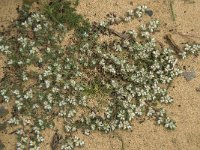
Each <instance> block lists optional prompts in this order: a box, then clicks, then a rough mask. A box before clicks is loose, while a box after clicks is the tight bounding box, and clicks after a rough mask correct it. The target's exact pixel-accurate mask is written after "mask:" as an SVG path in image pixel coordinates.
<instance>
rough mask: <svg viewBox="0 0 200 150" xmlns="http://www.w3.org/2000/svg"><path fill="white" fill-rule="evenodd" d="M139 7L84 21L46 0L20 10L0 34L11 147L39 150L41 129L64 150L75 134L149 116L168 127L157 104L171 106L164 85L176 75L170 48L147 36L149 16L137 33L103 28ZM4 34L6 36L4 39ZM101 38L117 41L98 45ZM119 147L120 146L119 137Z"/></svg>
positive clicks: (127, 126)
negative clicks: (69, 40) (51, 132)
mask: <svg viewBox="0 0 200 150" xmlns="http://www.w3.org/2000/svg"><path fill="white" fill-rule="evenodd" d="M147 9H148V8H147V6H145V5H142V6H138V7H137V8H136V9H133V10H130V11H128V12H127V13H126V14H125V15H124V16H121V17H118V16H116V15H113V14H112V13H111V14H109V15H108V16H107V20H104V21H100V22H99V23H95V24H90V23H89V22H88V21H86V20H85V19H84V18H83V17H82V16H81V15H79V14H77V13H76V11H75V8H73V7H72V6H71V4H70V3H69V2H67V1H58V0H56V1H53V2H51V3H50V4H49V5H47V6H46V7H45V10H44V11H40V12H32V13H30V12H29V6H28V5H24V7H23V8H22V10H19V14H20V16H19V18H18V19H17V20H16V22H15V24H14V26H15V28H12V31H10V32H6V34H5V32H4V33H2V36H1V37H0V52H1V54H2V55H4V56H5V57H6V66H5V67H4V77H3V79H2V80H1V82H0V85H1V86H0V96H1V98H2V100H3V101H4V103H9V104H10V105H11V106H12V108H13V113H12V117H11V118H10V119H9V120H8V121H7V122H8V123H9V125H10V126H17V127H18V130H17V131H16V132H15V134H16V135H17V144H16V147H17V148H16V149H18V150H23V149H30V150H37V149H39V146H40V144H41V143H42V142H43V141H44V140H45V139H44V137H43V135H42V133H43V132H44V131H45V129H47V128H50V129H55V130H56V129H57V125H56V121H55V120H56V119H57V118H59V119H61V120H62V123H63V129H58V132H59V130H60V133H62V136H58V134H57V133H56V134H55V135H56V136H55V139H56V141H53V144H51V146H52V147H56V148H57V149H62V150H71V149H74V148H75V147H79V146H83V145H84V141H82V140H81V139H79V137H77V136H76V132H77V131H80V130H81V131H83V133H84V134H86V135H89V134H90V132H91V131H94V130H98V131H101V132H105V133H109V132H113V131H114V130H116V129H123V130H131V128H132V125H131V121H132V120H133V119H135V118H140V117H144V116H145V117H148V118H151V119H152V120H155V121H156V123H157V124H158V125H163V126H164V127H165V128H167V129H172V130H173V129H175V128H176V123H175V121H174V120H172V119H170V118H169V117H168V116H167V113H166V111H165V110H164V109H163V108H162V105H168V104H170V103H172V102H173V98H172V97H171V96H170V95H168V91H167V88H168V85H169V84H170V83H171V82H172V80H173V79H174V78H176V77H177V76H179V75H180V74H181V72H182V71H181V70H180V68H179V66H178V65H177V61H178V57H177V54H176V53H175V52H174V50H172V49H169V48H163V47H161V46H159V44H158V43H157V42H156V39H155V38H154V37H153V35H152V33H155V32H156V31H157V29H158V28H159V25H160V22H159V21H158V20H156V19H153V20H151V21H150V22H149V23H147V24H144V25H141V26H140V30H139V31H135V30H128V31H124V32H123V33H119V32H117V31H114V30H111V28H110V26H111V25H115V24H120V23H125V22H130V21H132V20H133V19H137V18H140V17H142V16H143V15H145V11H146V10H147ZM68 29H75V31H74V32H75V34H74V37H75V40H74V41H73V42H74V43H73V44H70V45H67V46H65V47H64V46H63V47H62V46H61V44H60V43H61V41H62V40H63V38H64V35H65V33H67V31H68ZM8 33H9V34H8ZM101 35H109V36H110V35H112V36H113V35H115V36H117V38H116V39H115V40H113V41H112V40H111V41H109V42H103V43H100V42H99V41H98V39H99V38H100V36H101ZM199 50H200V45H198V44H195V45H190V44H187V45H186V47H185V51H183V52H181V53H179V54H178V55H180V56H182V58H185V57H186V56H187V55H188V54H195V55H197V54H198V51H199ZM120 141H122V146H123V140H121V139H120Z"/></svg>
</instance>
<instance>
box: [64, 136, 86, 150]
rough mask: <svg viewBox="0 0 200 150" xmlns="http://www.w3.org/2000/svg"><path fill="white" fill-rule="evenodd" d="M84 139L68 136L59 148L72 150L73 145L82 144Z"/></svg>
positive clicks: (78, 145)
mask: <svg viewBox="0 0 200 150" xmlns="http://www.w3.org/2000/svg"><path fill="white" fill-rule="evenodd" d="M84 144H85V143H84V141H82V140H80V138H78V137H76V136H75V137H70V138H68V139H67V140H66V142H65V144H63V145H62V146H61V150H73V149H74V148H75V147H80V146H83V145H84Z"/></svg>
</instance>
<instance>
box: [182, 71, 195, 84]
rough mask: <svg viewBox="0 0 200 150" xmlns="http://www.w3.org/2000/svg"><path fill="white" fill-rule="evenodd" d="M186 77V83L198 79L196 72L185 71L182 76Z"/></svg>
mask: <svg viewBox="0 0 200 150" xmlns="http://www.w3.org/2000/svg"><path fill="white" fill-rule="evenodd" d="M182 75H183V76H184V78H185V79H186V81H190V80H192V79H194V78H195V77H196V73H195V71H194V70H192V71H185V72H183V74H182Z"/></svg>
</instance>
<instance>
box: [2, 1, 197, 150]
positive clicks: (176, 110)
mask: <svg viewBox="0 0 200 150" xmlns="http://www.w3.org/2000/svg"><path fill="white" fill-rule="evenodd" d="M169 1H170V0H136V1H134V0H132V1H131V0H81V1H80V5H79V6H78V12H80V13H81V14H83V15H84V16H85V17H87V18H89V20H90V21H100V20H103V19H104V17H105V15H106V14H107V13H108V12H116V13H117V14H121V15H122V14H124V12H125V11H127V10H128V9H132V8H135V7H136V6H137V5H140V4H146V5H148V6H149V7H150V8H151V9H153V11H154V16H153V17H154V18H158V19H159V20H160V21H161V31H162V32H160V33H158V35H157V37H158V39H159V40H160V41H163V36H164V35H165V34H167V33H171V34H172V36H173V37H174V39H175V41H176V42H177V44H179V45H180V46H181V42H182V41H188V40H189V41H194V42H199V43H200V38H199V37H200V9H199V7H200V0H174V4H173V9H174V13H175V15H176V19H175V21H173V19H172V17H171V9H170V5H169ZM21 3H22V2H21V0H0V25H5V26H6V25H8V23H9V22H10V21H11V20H12V19H14V18H16V17H17V14H16V10H15V8H16V7H17V5H21ZM149 19H150V18H149V17H148V16H146V17H144V18H142V19H141V20H140V21H141V22H143V20H145V21H146V20H149ZM138 24H139V21H133V22H132V23H129V24H122V25H119V26H117V27H114V28H116V29H117V30H118V31H122V30H123V29H131V28H136V27H137V25H138ZM172 30H173V31H172ZM179 32H180V33H183V34H189V35H191V36H192V37H189V36H188V37H187V38H186V37H183V36H180V35H178V34H177V33H179ZM198 36H199V37H198ZM0 63H1V64H0V67H1V66H2V63H3V61H2V60H0ZM180 65H181V66H182V67H183V66H185V67H186V70H191V69H194V70H195V72H196V78H194V79H193V80H191V81H189V82H188V81H186V80H185V79H184V77H182V76H181V77H178V78H177V79H175V80H174V82H173V85H172V87H171V88H170V90H169V91H170V95H171V96H172V97H173V98H174V100H175V101H174V103H173V104H172V105H170V106H164V107H165V108H166V109H167V111H168V114H169V115H170V117H172V118H173V119H175V120H176V122H177V129H176V130H175V131H168V130H165V129H164V128H163V127H159V126H156V125H155V122H154V121H151V120H146V121H145V122H143V123H141V124H140V123H138V122H137V121H135V122H133V131H132V132H130V131H117V132H116V133H114V134H109V135H108V134H102V133H99V132H95V133H92V134H91V135H90V136H85V135H80V136H81V137H82V138H83V139H84V140H85V143H86V145H85V147H84V148H82V150H121V149H122V146H123V149H124V150H169V149H171V150H199V149H200V92H197V91H196V88H198V87H200V56H199V57H196V58H195V57H189V58H187V59H186V60H185V61H182V62H180ZM0 74H2V69H0ZM0 105H1V104H0ZM0 121H1V120H0ZM9 131H12V130H11V129H8V131H7V133H9ZM5 133H6V132H2V133H0V139H1V140H2V142H3V143H4V144H5V145H6V148H5V149H6V150H13V149H14V145H15V140H14V137H13V136H12V135H8V134H5ZM45 135H46V137H50V138H49V139H48V138H47V141H46V143H45V144H43V145H42V147H41V149H42V150H50V147H49V144H48V143H49V142H50V140H51V136H52V135H53V132H52V131H49V130H48V131H46V133H45Z"/></svg>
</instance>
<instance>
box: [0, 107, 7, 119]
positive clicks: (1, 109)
mask: <svg viewBox="0 0 200 150" xmlns="http://www.w3.org/2000/svg"><path fill="white" fill-rule="evenodd" d="M7 114H8V110H7V109H5V108H4V107H3V106H2V107H0V117H4V116H6V115H7Z"/></svg>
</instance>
